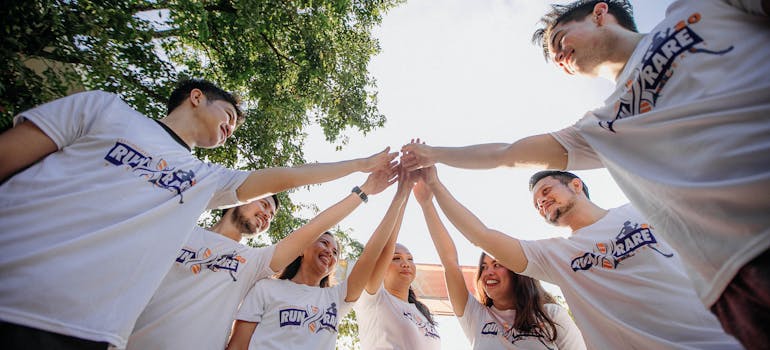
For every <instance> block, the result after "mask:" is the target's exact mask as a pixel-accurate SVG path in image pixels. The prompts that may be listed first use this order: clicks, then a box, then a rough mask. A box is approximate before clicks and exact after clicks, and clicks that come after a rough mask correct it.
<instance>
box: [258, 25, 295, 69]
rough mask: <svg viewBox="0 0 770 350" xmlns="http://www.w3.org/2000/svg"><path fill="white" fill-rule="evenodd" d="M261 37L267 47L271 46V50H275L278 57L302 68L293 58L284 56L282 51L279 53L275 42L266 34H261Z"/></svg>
mask: <svg viewBox="0 0 770 350" xmlns="http://www.w3.org/2000/svg"><path fill="white" fill-rule="evenodd" d="M259 36H261V37H262V39H263V40H265V42H266V43H267V45H268V46H270V49H272V50H273V52H274V53H275V55H276V56H278V57H279V58H282V59H284V60H286V61H288V62H289V63H292V64H294V65H295V66H297V67H301V65H300V64H299V63H297V62H295V61H294V60H292V59H291V58H288V57H286V56H285V55H284V54H282V53H281V52H280V51H278V49H277V48H276V47H275V45H273V42H271V41H270V39H268V38H267V35H265V33H259Z"/></svg>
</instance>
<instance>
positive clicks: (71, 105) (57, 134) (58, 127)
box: [13, 91, 122, 149]
mask: <svg viewBox="0 0 770 350" xmlns="http://www.w3.org/2000/svg"><path fill="white" fill-rule="evenodd" d="M115 102H120V103H122V101H121V100H120V98H119V97H118V96H117V95H114V94H111V93H107V92H104V91H87V92H81V93H78V94H73V95H70V96H67V97H63V98H60V99H57V100H54V101H51V102H48V103H45V104H42V105H40V106H37V107H35V108H32V109H29V110H26V111H24V112H21V113H20V114H19V115H17V116H16V117H15V118H14V120H13V124H14V125H18V124H20V123H21V122H23V121H25V120H28V121H30V122H32V123H34V124H35V125H36V126H37V127H38V128H40V130H42V131H43V133H45V134H46V135H47V136H48V137H49V138H51V140H53V142H54V143H55V144H56V146H57V147H58V148H59V149H62V148H64V147H66V146H68V145H71V144H73V143H75V141H76V140H77V139H79V138H81V137H83V136H84V135H86V134H88V132H89V131H90V130H91V127H92V126H93V124H94V122H95V121H97V120H98V119H99V118H100V117H108V116H102V113H101V112H102V110H104V108H105V107H106V106H109V105H110V104H111V103H115Z"/></svg>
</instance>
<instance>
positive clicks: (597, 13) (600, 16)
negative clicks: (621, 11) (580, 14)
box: [592, 2, 609, 25]
mask: <svg viewBox="0 0 770 350" xmlns="http://www.w3.org/2000/svg"><path fill="white" fill-rule="evenodd" d="M607 11H609V7H607V3H604V2H600V3H598V4H596V5H594V11H593V13H592V15H593V20H594V23H596V24H598V25H603V24H604V18H605V15H606V14H607Z"/></svg>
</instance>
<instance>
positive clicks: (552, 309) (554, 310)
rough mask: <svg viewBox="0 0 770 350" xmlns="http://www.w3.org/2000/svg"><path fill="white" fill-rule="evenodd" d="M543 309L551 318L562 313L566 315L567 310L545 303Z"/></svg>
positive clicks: (557, 305) (554, 304)
mask: <svg viewBox="0 0 770 350" xmlns="http://www.w3.org/2000/svg"><path fill="white" fill-rule="evenodd" d="M543 309H545V312H547V313H548V314H549V315H551V316H556V315H559V314H562V313H567V312H568V311H567V308H565V307H564V306H561V305H559V304H556V303H545V304H543Z"/></svg>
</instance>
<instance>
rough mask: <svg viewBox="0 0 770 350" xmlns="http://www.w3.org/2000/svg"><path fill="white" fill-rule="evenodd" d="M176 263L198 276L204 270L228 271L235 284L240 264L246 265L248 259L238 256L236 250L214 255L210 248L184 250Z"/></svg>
mask: <svg viewBox="0 0 770 350" xmlns="http://www.w3.org/2000/svg"><path fill="white" fill-rule="evenodd" d="M176 262H178V263H180V264H182V266H184V267H186V268H188V269H190V271H192V273H193V274H196V275H197V274H198V273H200V272H201V270H202V269H209V270H211V271H213V272H217V271H227V272H228V273H229V274H230V277H231V278H232V279H233V282H235V281H237V280H238V279H237V278H235V275H236V274H237V273H238V267H240V264H245V263H246V258H244V257H242V256H240V255H238V253H237V252H236V251H235V250H233V251H232V252H230V253H225V254H219V255H212V254H211V249H209V248H201V249H198V251H193V250H189V249H185V248H182V251H181V252H180V253H179V256H177V258H176Z"/></svg>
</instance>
